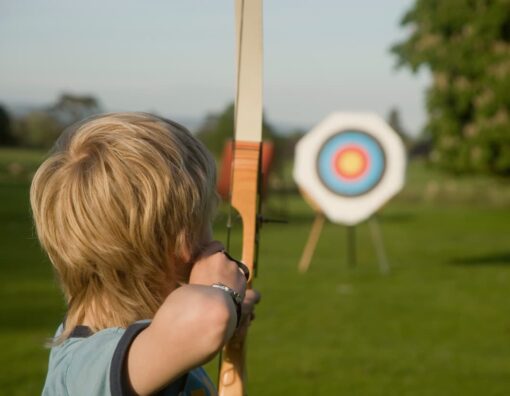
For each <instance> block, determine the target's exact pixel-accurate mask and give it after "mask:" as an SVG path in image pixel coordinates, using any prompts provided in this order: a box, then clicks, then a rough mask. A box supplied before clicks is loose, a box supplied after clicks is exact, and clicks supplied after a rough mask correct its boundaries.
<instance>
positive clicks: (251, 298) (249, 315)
mask: <svg viewBox="0 0 510 396" xmlns="http://www.w3.org/2000/svg"><path fill="white" fill-rule="evenodd" d="M259 301H260V293H259V292H258V291H257V290H255V289H249V290H246V296H245V297H244V301H243V309H242V315H241V322H240V323H239V328H238V329H237V330H236V331H235V333H234V336H233V337H232V342H236V341H237V340H239V341H241V340H243V339H244V338H245V337H246V332H247V331H248V327H250V323H251V321H252V320H253V319H255V313H254V312H255V305H256V304H258V303H259Z"/></svg>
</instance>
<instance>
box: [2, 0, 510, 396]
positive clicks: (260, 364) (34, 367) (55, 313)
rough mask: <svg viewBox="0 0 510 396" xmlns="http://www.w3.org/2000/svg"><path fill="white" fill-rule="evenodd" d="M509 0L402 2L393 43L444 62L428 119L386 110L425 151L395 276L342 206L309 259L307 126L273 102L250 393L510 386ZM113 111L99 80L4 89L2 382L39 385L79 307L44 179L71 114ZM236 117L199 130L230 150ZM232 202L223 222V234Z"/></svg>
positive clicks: (423, 391) (215, 148)
mask: <svg viewBox="0 0 510 396" xmlns="http://www.w3.org/2000/svg"><path fill="white" fill-rule="evenodd" d="M509 10H510V0H448V1H440V0H416V1H415V2H414V5H413V6H412V7H411V9H410V10H409V11H408V12H407V13H406V15H405V16H404V17H403V19H402V25H403V27H404V28H406V29H407V30H406V31H407V32H408V37H407V38H406V39H405V40H403V41H402V42H401V43H397V44H395V45H394V46H393V47H392V49H391V51H392V53H393V54H394V55H395V57H396V59H397V60H398V64H399V65H400V66H402V67H408V68H410V69H411V70H415V71H416V70H418V69H419V68H420V67H425V68H428V69H430V71H431V72H432V74H433V76H434V79H433V83H432V85H431V86H430V87H429V88H428V91H427V106H428V123H427V125H426V127H425V129H424V131H423V133H422V134H421V135H420V136H417V137H412V136H410V135H409V134H408V133H407V132H406V131H405V130H404V128H403V127H402V123H401V115H400V112H399V109H398V108H393V109H391V111H390V112H389V114H388V115H387V120H388V123H389V124H390V125H391V126H392V127H393V129H395V131H396V132H397V133H398V134H399V135H400V137H401V138H402V140H403V141H404V144H405V145H406V148H407V150H408V156H409V159H410V162H409V169H408V177H407V182H406V186H405V188H404V190H403V191H402V192H401V193H400V194H399V195H398V196H397V197H396V198H395V199H394V200H392V201H391V202H390V203H389V204H388V205H386V206H385V207H384V208H383V209H382V210H381V211H380V212H379V213H378V218H379V221H380V224H381V228H382V230H383V232H384V239H385V243H386V246H387V250H388V256H389V258H390V263H391V267H392V272H391V273H390V275H388V276H381V275H380V274H379V273H378V270H377V260H376V256H375V254H374V251H373V249H371V246H372V245H371V243H372V242H371V240H370V234H369V232H368V230H367V226H366V224H365V223H363V224H360V225H359V227H358V230H359V234H358V235H359V238H358V248H359V265H358V267H356V268H348V267H347V266H346V265H345V264H346V263H345V261H346V260H345V257H344V255H345V250H346V243H345V242H346V239H345V235H344V231H345V230H343V228H342V227H340V226H338V225H334V224H327V225H326V226H325V230H324V232H323V235H322V236H321V240H320V242H319V246H318V248H317V252H316V255H315V257H314V260H313V262H312V266H311V268H310V271H309V273H307V274H306V275H305V276H303V275H299V274H298V273H297V268H296V267H297V262H298V261H299V256H300V254H301V249H302V247H303V245H304V243H305V241H306V238H307V236H308V232H309V229H310V224H311V222H312V221H313V216H314V213H313V211H312V210H311V209H310V208H309V207H308V206H307V205H306V203H305V202H304V201H303V200H302V198H301V197H300V195H299V194H298V193H297V189H296V187H295V185H294V182H293V179H292V176H291V172H292V166H293V163H292V161H293V154H294V146H295V144H296V142H297V141H298V140H299V138H300V137H301V136H302V135H303V134H304V133H305V132H306V131H305V130H295V131H291V132H289V131H287V132H286V133H285V134H283V133H281V132H280V131H278V130H277V128H275V127H274V126H273V125H272V124H271V122H270V120H267V119H265V120H264V138H265V139H267V140H271V141H273V143H274V145H275V149H276V157H275V159H276V162H275V164H274V169H273V173H272V175H271V178H270V180H269V181H270V186H269V187H270V188H269V190H270V194H269V196H268V200H267V201H266V202H265V203H264V211H265V212H266V213H269V214H270V215H272V217H286V218H288V219H289V221H290V224H289V225H277V224H275V225H267V226H264V229H263V231H262V236H261V237H262V250H261V257H260V263H261V264H260V266H261V268H260V277H259V279H257V287H258V288H260V290H261V291H262V294H263V296H264V301H263V303H262V304H261V305H260V307H259V308H258V312H257V320H256V321H255V323H254V327H253V329H252V332H251V334H250V347H249V367H250V389H249V391H250V393H252V394H264V395H284V394H293V395H305V394H306V395H308V394H319V395H320V394H358V395H363V396H370V395H374V396H375V395H395V394H397V395H413V396H416V395H445V396H446V395H448V396H449V395H460V394H462V395H473V396H474V395H506V394H508V389H510V377H509V376H508V372H509V370H510V348H509V343H508V337H509V335H510V321H509V319H508V315H506V314H505V313H506V312H507V306H508V303H507V300H508V285H509V282H510V249H509V247H508V246H509V244H508V225H509V224H510V213H509V210H508V208H509V207H510V184H509V182H508V177H510V119H509V116H510V114H509V111H510V110H509V109H510V11H509ZM103 111H104V108H103V106H102V104H101V102H100V100H99V99H98V98H96V97H94V96H90V95H80V94H70V93H63V94H62V95H61V96H60V97H59V98H56V100H55V101H54V103H49V104H48V105H47V106H41V107H38V108H34V109H29V110H28V111H25V112H13V111H11V110H10V109H9V107H8V106H5V105H4V106H2V105H0V203H1V205H0V224H1V227H0V241H2V246H3V248H2V254H1V255H0V299H1V300H2V301H3V303H2V304H0V317H2V318H3V321H2V322H0V351H1V353H0V366H2V368H3V370H2V373H1V374H0V393H1V394H8V395H32V394H38V393H40V390H41V387H42V383H43V381H44V375H45V370H46V366H47V358H48V352H47V350H45V349H44V348H43V344H44V342H45V340H46V339H47V337H48V336H50V335H51V334H52V332H53V331H54V328H55V326H56V324H57V323H58V322H59V321H60V320H61V318H62V316H63V315H64V313H65V306H64V303H63V299H62V297H61V294H60V292H59V290H58V286H57V285H56V282H55V279H54V276H53V273H52V270H51V265H50V263H49V262H48V260H47V258H46V257H45V256H44V254H43V253H42V251H41V249H40V248H39V246H38V243H37V239H36V237H35V234H34V232H33V227H32V223H31V219H30V210H29V204H28V190H29V185H30V180H31V178H32V176H33V174H34V172H35V170H36V169H37V167H38V166H39V164H40V163H41V162H42V161H43V159H44V158H45V155H46V154H45V153H46V152H47V150H48V148H49V147H51V145H52V144H53V142H54V141H55V139H56V138H57V137H58V135H59V134H60V133H61V131H62V130H63V129H64V128H65V127H67V126H68V125H70V124H72V123H74V122H75V121H78V120H81V119H83V118H85V117H87V116H90V115H94V114H98V113H101V112H103ZM233 117H234V108H233V105H231V104H229V105H227V106H226V107H225V108H224V110H223V111H221V112H219V113H217V114H208V115H207V116H205V117H204V121H203V122H202V124H201V125H200V126H199V127H198V128H196V130H194V131H193V132H194V133H195V134H196V135H197V136H198V137H199V138H200V139H202V140H203V141H204V143H205V144H206V145H207V146H208V147H209V148H210V150H211V151H212V152H213V153H214V155H215V157H216V159H217V160H219V159H220V158H221V152H222V149H223V146H224V143H225V140H226V139H228V138H231V137H232V132H233ZM317 121H320V120H317ZM225 213H226V209H225V208H222V209H221V210H220V212H219V216H218V219H217V223H216V224H215V234H216V237H217V238H220V239H222V240H224V239H225V227H224V224H225V223H226V218H225V217H226V214H225ZM238 226H239V225H238ZM236 244H237V245H236ZM233 245H234V246H233V249H234V250H235V249H238V245H239V241H236V239H235V237H234V238H233ZM213 366H214V364H213ZM213 366H210V367H209V369H210V370H211V373H212V375H213V376H214V368H213Z"/></svg>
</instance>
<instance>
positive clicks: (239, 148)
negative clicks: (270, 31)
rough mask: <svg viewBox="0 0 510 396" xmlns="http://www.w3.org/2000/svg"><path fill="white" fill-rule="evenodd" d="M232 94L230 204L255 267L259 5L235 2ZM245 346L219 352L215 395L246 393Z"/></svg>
mask: <svg viewBox="0 0 510 396" xmlns="http://www.w3.org/2000/svg"><path fill="white" fill-rule="evenodd" d="M236 31H237V92H236V103H235V120H234V122H235V125H234V128H235V141H234V148H233V164H232V183H231V185H232V190H231V205H232V206H233V207H234V208H235V209H236V210H237V211H238V213H239V215H240V217H241V220H242V227H243V238H242V261H243V262H244V263H245V264H246V265H247V266H248V268H249V270H250V280H249V282H248V287H251V283H252V277H253V273H254V269H255V268H254V267H255V265H254V264H255V258H256V245H257V228H258V213H257V206H258V199H259V196H258V195H259V191H258V189H259V176H260V175H259V173H260V172H259V167H260V157H261V146H262V0H236ZM245 350H246V344H245V340H244V339H242V340H241V339H238V337H237V338H235V340H232V341H230V342H229V343H228V344H227V345H226V346H225V348H224V350H223V353H222V359H221V366H220V378H219V383H218V388H219V395H220V396H243V395H245V394H246V365H245Z"/></svg>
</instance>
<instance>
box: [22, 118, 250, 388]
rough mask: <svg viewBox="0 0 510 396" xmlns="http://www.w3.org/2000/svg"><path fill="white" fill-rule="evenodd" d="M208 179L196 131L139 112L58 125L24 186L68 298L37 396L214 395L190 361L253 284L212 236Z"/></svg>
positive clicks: (220, 337)
mask: <svg viewBox="0 0 510 396" xmlns="http://www.w3.org/2000/svg"><path fill="white" fill-rule="evenodd" d="M215 178H216V173H215V165H214V162H213V159H212V158H211V156H210V154H209V153H208V152H207V150H206V149H205V148H204V146H203V145H202V144H201V143H200V142H199V141H198V140H197V139H195V138H194V137H193V136H192V135H191V134H190V133H189V132H188V131H187V130H186V129H185V128H183V127H182V126H180V125H178V124H176V123H174V122H171V121H168V120H165V119H162V118H159V117H155V116H152V115H149V114H143V113H118V114H107V115H103V116H99V117H95V118H92V119H89V120H86V121H85V122H83V123H80V124H78V125H76V126H74V127H72V128H70V129H68V130H66V131H65V132H64V133H63V134H62V136H61V137H60V138H59V140H58V141H57V143H56V144H55V147H54V149H53V150H52V152H51V154H50V156H49V158H48V159H47V160H46V161H45V162H44V163H43V164H42V165H41V167H40V168H39V170H38V171H37V173H36V175H35V177H34V180H33V182H32V188H31V194H30V195H31V196H30V198H31V205H32V211H33V215H34V219H35V224H36V229H37V234H38V237H39V239H40V242H41V245H42V246H43V248H44V249H45V250H46V252H47V254H48V256H49V258H50V260H51V262H52V264H53V266H54V268H55V271H56V274H57V277H58V279H59V282H60V285H61V287H62V290H63V292H64V296H65V299H66V302H67V306H68V308H67V315H66V317H65V320H64V321H63V323H62V324H61V325H60V326H59V328H58V330H57V333H56V336H55V338H54V340H53V342H52V349H51V353H50V360H49V368H48V374H47V378H46V383H45V385H44V390H43V395H45V396H46V395H48V396H49V395H52V396H53V395H54V396H61V395H70V396H74V395H88V396H90V395H110V394H111V395H127V394H133V393H134V394H139V395H147V394H152V393H155V392H161V393H158V394H162V395H177V394H179V393H180V392H184V393H185V394H191V395H214V394H216V391H215V389H214V387H213V385H212V384H211V381H210V380H209V379H208V377H207V375H206V374H205V372H204V370H203V369H202V368H201V367H200V365H202V364H203V363H205V362H207V361H209V360H210V359H212V358H213V357H214V356H215V355H216V354H217V352H218V351H220V350H221V348H222V347H223V345H224V344H225V343H226V342H227V341H228V340H229V339H230V338H231V337H232V336H233V334H234V331H235V329H236V325H237V324H238V323H239V322H241V328H240V329H239V330H238V331H246V327H247V326H248V324H249V321H250V320H249V318H250V317H251V312H252V310H253V306H254V304H255V303H256V302H257V301H258V294H257V293H255V292H253V291H251V290H249V291H246V277H245V275H246V274H245V273H244V272H243V271H244V269H243V268H242V264H240V263H236V262H235V261H233V260H231V259H230V257H229V256H228V255H227V254H224V251H223V250H222V249H223V248H222V246H221V244H220V243H219V242H214V241H212V236H211V227H210V226H211V219H212V216H213V212H214V210H215V206H216V201H217V198H216V192H215ZM243 297H244V301H243V305H242V319H241V317H240V316H241V308H240V301H242V299H243ZM238 316H239V317H238Z"/></svg>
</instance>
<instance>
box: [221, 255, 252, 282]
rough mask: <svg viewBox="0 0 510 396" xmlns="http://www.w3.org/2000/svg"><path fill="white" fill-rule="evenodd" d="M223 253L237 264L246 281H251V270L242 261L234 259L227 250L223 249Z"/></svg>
mask: <svg viewBox="0 0 510 396" xmlns="http://www.w3.org/2000/svg"><path fill="white" fill-rule="evenodd" d="M222 252H223V254H224V255H225V256H227V258H228V259H229V260H232V261H233V262H234V263H236V264H237V267H238V268H239V269H240V270H241V272H242V273H243V275H244V277H245V278H246V280H248V279H250V270H249V269H248V267H247V266H246V264H244V263H243V262H242V261H239V260H237V259H235V258H233V257H232V256H231V255H230V254H228V252H227V251H226V250H225V249H223V250H222Z"/></svg>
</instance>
